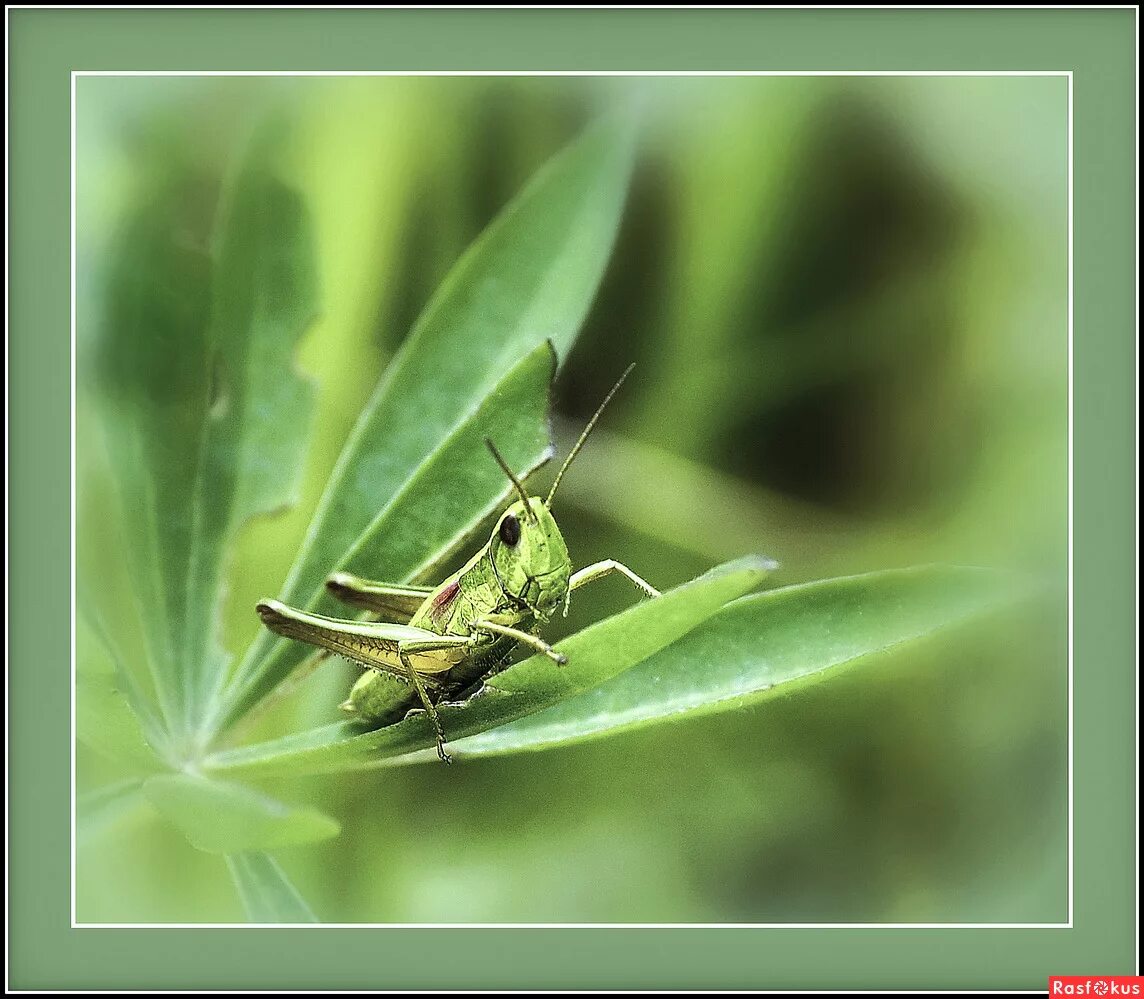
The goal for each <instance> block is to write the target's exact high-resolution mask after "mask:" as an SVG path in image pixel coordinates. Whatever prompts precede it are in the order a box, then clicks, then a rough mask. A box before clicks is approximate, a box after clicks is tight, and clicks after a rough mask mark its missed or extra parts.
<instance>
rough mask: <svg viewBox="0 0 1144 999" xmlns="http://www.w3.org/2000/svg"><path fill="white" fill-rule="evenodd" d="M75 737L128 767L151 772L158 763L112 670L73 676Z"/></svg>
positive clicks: (157, 766) (156, 768)
mask: <svg viewBox="0 0 1144 999" xmlns="http://www.w3.org/2000/svg"><path fill="white" fill-rule="evenodd" d="M76 737H77V738H78V739H79V740H80V741H81V742H82V743H84V745H86V746H88V747H89V748H91V749H94V750H95V751H96V752H97V753H99V754H100V755H101V756H104V757H106V758H107V759H109V760H114V761H116V762H118V763H125V764H127V765H128V766H130V767H131V768H132V769H135V770H140V771H143V772H153V771H155V770H158V769H161V767H162V763H161V762H160V760H159V758H158V757H157V756H156V755H155V752H154V750H153V749H152V748H151V746H150V745H149V744H148V743H147V740H146V739H145V738H144V736H143V731H142V728H141V727H140V724H139V719H138V718H137V717H136V715H135V712H134V711H133V710H132V709H131V705H130V704H129V703H128V701H127V698H126V697H125V696H124V695H123V693H122V692H121V691H120V689H119V686H118V681H117V679H116V678H115V676H114V675H113V674H106V673H90V674H83V675H80V676H78V677H77V678H76Z"/></svg>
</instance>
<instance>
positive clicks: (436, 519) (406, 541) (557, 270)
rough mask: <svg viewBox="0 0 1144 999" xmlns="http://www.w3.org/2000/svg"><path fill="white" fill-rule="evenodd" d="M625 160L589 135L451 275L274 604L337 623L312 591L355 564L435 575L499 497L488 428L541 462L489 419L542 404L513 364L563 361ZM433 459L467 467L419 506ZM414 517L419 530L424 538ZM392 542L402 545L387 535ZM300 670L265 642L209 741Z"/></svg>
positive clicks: (617, 209)
mask: <svg viewBox="0 0 1144 999" xmlns="http://www.w3.org/2000/svg"><path fill="white" fill-rule="evenodd" d="M631 154H632V132H631V126H630V123H629V122H628V121H627V120H626V119H622V118H618V117H617V118H614V119H608V120H606V121H603V122H601V123H599V124H598V125H597V126H595V127H594V128H592V129H590V130H589V131H587V132H586V133H585V134H584V135H583V136H582V137H581V138H580V139H579V140H578V141H576V142H575V143H573V144H572V145H571V146H569V147H568V148H567V149H565V150H564V151H563V152H562V153H560V154H559V155H558V156H556V157H555V158H554V159H553V160H552V161H550V162H549V163H548V164H547V165H546V166H545V167H544V168H543V169H542V170H541V171H540V172H539V173H538V174H537V175H536V177H535V178H534V179H533V180H532V181H531V183H529V184H528V186H527V187H526V188H525V189H524V190H523V191H522V192H521V193H520V194H519V195H518V196H517V197H516V198H515V199H514V200H513V201H512V202H511V203H510V204H509V205H508V206H507V207H506V208H505V209H504V211H503V212H502V213H501V214H500V215H499V216H498V217H497V218H496V219H495V220H494V221H493V222H492V224H491V225H490V226H489V227H488V228H487V229H486V230H485V232H484V233H483V234H482V235H481V237H480V238H479V239H478V240H477V241H476V242H475V243H474V244H473V245H472V246H471V247H470V248H469V250H468V251H467V252H466V253H465V254H464V255H463V256H462V258H461V259H460V261H458V263H457V264H456V266H455V267H454V268H453V270H452V271H451V272H450V274H449V275H448V277H447V278H446V280H445V281H444V283H443V284H442V285H441V287H440V288H439V289H438V291H437V293H436V295H434V297H433V298H432V300H431V301H430V302H429V304H428V305H427V306H426V308H425V311H424V312H423V313H422V315H421V317H420V318H419V320H418V321H417V323H416V324H415V326H414V328H413V330H412V332H411V333H410V334H409V337H408V339H407V340H406V342H405V344H404V345H403V347H402V349H401V351H400V352H399V354H398V356H397V357H396V358H395V359H394V361H393V363H392V364H391V365H390V366H389V368H388V370H387V371H386V373H385V375H384V377H383V378H382V380H381V382H380V384H379V385H378V387H377V389H376V391H375V392H374V395H373V398H372V399H371V400H370V402H369V404H368V405H367V407H366V409H365V410H364V411H363V413H362V415H361V417H360V419H359V420H358V423H357V425H356V426H355V428H354V431H353V433H352V434H351V436H350V439H349V441H348V442H347V443H346V446H345V449H344V450H343V452H342V454H341V456H340V457H339V459H338V463H337V465H336V467H335V469H334V471H333V473H332V475H331V477H330V480H329V482H328V484H327V486H326V490H325V492H324V493H323V496H322V499H321V501H320V503H319V505H318V510H317V512H316V513H315V515H314V520H313V522H312V523H311V525H310V528H309V531H308V533H307V535H306V539H305V541H304V542H303V545H302V547H301V550H300V551H299V553H298V557H297V560H296V561H295V563H294V566H293V568H292V569H291V571H290V573H289V577H288V578H287V580H286V583H285V585H284V587H283V589H282V592H281V594H280V597H281V599H282V600H284V601H285V602H287V603H290V604H293V605H295V606H302V607H310V608H314V609H317V610H319V611H323V610H327V611H328V610H330V609H332V606H333V605H329V604H326V601H327V600H328V597H327V596H326V594H325V593H324V590H323V581H324V580H325V578H326V576H327V575H328V574H329V573H330V572H331V571H333V570H334V569H337V568H340V567H347V566H348V565H349V564H350V562H351V561H353V562H354V563H355V564H357V563H358V562H360V563H362V565H363V568H366V567H368V575H370V576H372V577H374V578H385V579H387V580H390V581H392V582H405V581H409V580H412V579H416V578H418V577H419V576H421V575H423V574H424V573H426V572H428V571H429V570H430V569H432V568H434V567H436V566H438V565H439V563H440V562H441V561H442V560H443V559H444V558H445V557H446V556H447V555H448V554H450V552H451V551H455V549H456V548H457V546H458V545H459V544H460V543H461V542H462V541H463V540H464V539H465V537H467V536H468V534H469V532H471V530H472V529H473V528H474V527H475V526H476V525H477V524H479V523H480V521H481V520H482V519H483V517H484V516H485V515H486V514H487V513H488V512H490V511H491V510H492V508H493V507H494V506H495V505H496V504H497V503H499V502H500V501H501V500H502V499H503V497H504V496H505V495H507V493H506V491H505V489H504V483H503V479H502V480H497V478H496V476H495V475H493V474H491V473H489V471H488V468H487V467H486V468H485V470H484V472H475V471H474V470H475V469H477V468H479V467H480V465H481V463H485V464H486V465H487V464H488V463H489V459H488V456H487V455H485V454H480V453H479V452H474V453H471V454H470V452H469V450H468V442H469V441H470V440H471V439H474V438H475V439H478V440H479V437H480V435H481V434H482V432H488V430H489V428H491V429H492V431H493V432H492V433H490V434H489V435H490V436H494V437H495V439H496V441H497V444H498V445H499V446H500V447H501V448H502V449H503V450H505V451H506V452H512V453H511V454H508V453H506V457H509V458H510V460H512V461H513V463H514V464H516V465H517V467H518V468H531V467H533V466H535V465H536V464H538V463H539V462H540V461H541V460H542V459H543V458H544V457H545V455H546V453H547V448H548V442H547V428H546V425H545V424H544V423H543V421H542V422H541V423H540V424H539V425H538V426H542V427H544V442H543V444H542V443H541V439H540V437H539V435H538V433H537V429H536V427H533V428H532V429H519V428H518V429H517V430H511V429H510V428H507V427H502V426H500V425H496V424H493V423H491V422H487V421H490V420H491V419H493V418H494V417H496V418H497V419H508V420H514V419H515V414H511V413H510V414H497V412H496V410H497V406H498V405H499V406H501V407H510V406H513V405H517V406H526V407H527V408H529V409H530V410H535V409H536V407H537V406H538V405H539V404H541V403H543V404H544V405H547V386H546V385H545V386H544V387H543V389H544V390H543V392H542V391H541V386H540V384H539V382H538V381H537V379H536V377H535V372H532V374H531V376H530V377H531V379H532V381H531V384H532V387H533V390H534V392H535V393H536V394H535V395H533V396H531V397H530V399H528V400H526V399H525V398H524V397H523V396H521V395H520V394H519V391H518V390H519V389H520V388H521V386H520V384H518V381H517V380H518V379H526V372H524V371H522V370H521V365H522V364H524V363H526V359H528V358H535V354H536V351H537V349H538V348H539V347H540V346H541V345H542V344H544V342H545V341H550V342H551V343H552V345H553V346H554V347H555V349H556V351H557V352H558V354H559V355H560V356H563V355H564V354H566V353H567V351H568V349H569V348H570V346H571V344H572V341H573V339H574V337H575V334H576V332H577V330H578V329H579V326H580V324H581V322H582V321H583V318H584V316H585V314H586V312H587V310H588V307H589V305H590V304H591V302H592V299H593V297H594V295H595V291H596V287H597V285H598V283H599V280H600V277H601V275H602V273H603V270H604V266H605V264H606V262H607V259H608V254H609V252H610V249H611V246H612V242H613V240H614V238H615V233H616V229H617V226H618V223H619V218H620V213H621V210H622V206H623V200H624V193H625V190H626V187H627V179H628V174H629V171H630V163H631ZM533 363H536V362H535V361H534V362H533ZM529 370H530V371H531V368H530V369H529ZM516 433H519V434H521V435H522V436H521V439H516V438H515V437H514V436H513V435H514V434H516ZM443 442H444V444H443ZM443 447H452V448H453V452H454V453H457V454H463V455H464V456H465V461H466V464H464V465H457V466H455V471H454V474H453V475H451V476H436V475H435V477H436V478H437V479H438V481H439V486H440V488H439V490H438V492H437V493H436V494H434V495H433V497H432V502H428V503H427V501H426V498H425V496H424V493H423V490H421V489H420V488H419V484H418V479H419V477H422V476H423V470H424V469H425V467H426V466H427V465H436V466H437V467H438V468H445V467H446V465H445V463H444V452H443ZM415 502H416V503H417V504H425V505H426V506H427V507H428V508H427V509H426V508H422V507H421V506H417V507H415V506H414V503H415ZM396 504H400V505H396ZM379 510H380V511H381V513H380V514H379ZM413 517H415V518H416V522H417V523H418V524H420V525H421V527H422V528H424V526H425V524H426V522H428V524H429V525H430V528H431V529H430V531H429V532H428V533H427V534H423V535H421V536H419V535H418V532H417V531H415V530H414V529H413V528H412V526H411V520H410V518H413ZM395 530H397V533H398V534H399V535H401V536H400V537H391V536H390V535H392V534H393V532H394V531H395ZM306 655H307V651H306V650H305V649H304V648H300V647H299V646H298V645H297V643H286V642H283V641H282V640H281V639H277V638H275V637H274V636H272V635H270V634H269V633H264V634H261V635H260V636H259V638H258V639H257V640H256V641H255V642H254V643H253V645H252V646H251V648H250V650H249V651H248V653H247V655H246V656H245V657H244V659H243V662H242V663H241V664H240V666H239V668H238V670H237V671H236V674H235V677H234V679H233V682H232V684H231V686H230V689H229V691H228V698H227V708H226V711H225V713H224V715H223V717H222V719H221V724H220V727H225V726H226V725H228V724H230V723H232V722H233V721H234V720H235V719H236V718H238V717H239V716H241V714H242V713H243V711H245V710H246V708H247V707H249V706H250V704H251V703H253V701H254V700H257V699H258V698H259V697H261V696H263V695H264V694H265V693H266V692H267V691H268V690H269V689H272V687H273V686H274V685H275V684H276V683H277V682H279V681H280V680H281V679H282V678H283V677H285V676H287V675H289V673H290V672H291V671H292V670H293V669H294V668H295V667H296V666H297V665H298V664H299V663H300V662H301V661H302V659H304V658H305V657H306Z"/></svg>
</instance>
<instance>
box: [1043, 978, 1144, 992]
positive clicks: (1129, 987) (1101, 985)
mask: <svg viewBox="0 0 1144 999" xmlns="http://www.w3.org/2000/svg"><path fill="white" fill-rule="evenodd" d="M1049 995H1051V996H1138V995H1144V977H1141V976H1140V975H1053V976H1052V977H1051V978H1050V979H1049Z"/></svg>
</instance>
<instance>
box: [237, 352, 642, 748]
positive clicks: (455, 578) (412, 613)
mask: <svg viewBox="0 0 1144 999" xmlns="http://www.w3.org/2000/svg"><path fill="white" fill-rule="evenodd" d="M632 367H634V365H631V366H629V367H628V369H627V371H625V372H624V373H623V375H622V376H621V377H620V380H619V381H618V382H616V384H615V385H614V386H613V387H612V390H611V391H610V392H609V393H608V394H607V396H606V397H605V398H604V401H603V402H602V403H601V404H600V407H599V409H597V410H596V412H595V414H594V415H593V417H592V419H591V420H589V421H588V425H587V426H586V427H585V428H584V431H583V433H581V434H580V437H579V439H578V440H577V441H576V444H575V445H574V446H573V448H572V450H571V451H570V452H569V454H568V457H567V458H566V459H565V460H564V464H563V465H562V466H561V468H560V471H559V472H558V473H557V475H556V479H555V481H554V482H553V483H552V488H551V489H550V490H549V492H548V496H547V498H546V499H544V500H543V501H542V500H540V499H539V498H537V497H530V496H529V495H528V493H527V492H526V491H525V488H524V485H523V483H522V482H521V481H520V480H519V479H518V478H517V477H516V476H515V475H514V474H513V471H512V469H511V468H510V467H509V466H508V463H507V462H506V461H505V460H504V458H503V457H501V454H500V452H499V451H498V450H497V448H496V445H495V444H493V442H492V441H491V440H489V439H488V438H486V439H485V443H486V444H487V445H488V448H489V450H490V451H491V452H492V455H493V457H494V458H495V459H496V461H497V464H499V465H500V467H501V469H502V470H503V471H504V473H505V475H507V476H508V478H509V481H510V482H511V483H512V488H513V489H514V490H515V491H516V495H517V496H518V497H519V498H518V499H517V500H516V501H515V502H514V503H512V504H511V505H510V506H509V507H508V509H507V510H505V511H504V513H503V514H501V517H500V519H499V521H498V522H497V525H496V527H495V528H494V530H493V532H492V534H491V536H490V537H489V540H488V541H487V542H486V543H485V546H484V547H483V548H482V549H481V550H480V551H479V552H477V553H476V555H474V556H473V557H472V558H471V559H469V561H468V562H466V563H465V565H464V566H462V567H461V568H460V569H458V570H457V571H456V572H454V573H453V574H452V575H451V576H449V577H448V578H447V579H446V580H445V581H444V582H443V583H441V584H440V585H439V586H437V587H421V586H403V585H395V584H391V583H379V582H373V581H370V580H366V579H360V578H358V577H357V576H352V575H349V574H348V573H343V572H338V573H334V575H332V576H331V577H330V578H329V579H328V580H327V582H326V586H327V588H328V589H329V590H330V592H331V593H332V594H333V595H334V596H336V597H337V598H338V599H340V600H342V601H343V602H344V603H346V604H349V605H351V606H353V607H357V608H360V609H362V610H366V611H369V612H371V613H372V614H374V615H376V616H377V617H378V618H380V620H376V621H361V620H342V619H339V618H333V617H325V616H323V615H320V614H311V613H308V612H306V611H301V610H296V609H294V608H293V607H288V606H286V605H285V604H283V603H280V602H279V601H277V600H262V601H260V602H259V603H258V606H257V610H258V614H259V616H260V617H261V618H262V623H263V624H265V625H266V627H267V628H269V629H270V630H271V631H273V632H275V633H277V634H279V635H283V636H285V637H286V638H293V639H297V640H299V641H302V642H307V643H309V644H310V645H315V646H317V647H318V648H320V649H323V650H325V651H326V652H332V653H335V654H337V655H340V656H343V657H344V658H346V659H349V660H350V661H351V662H353V663H356V664H357V665H359V666H363V667H365V669H366V672H365V673H363V674H362V675H361V677H360V678H359V679H358V681H357V683H356V684H354V687H353V690H352V691H351V692H350V696H349V699H348V700H347V701H346V702H345V703H344V704H342V705H341V707H342V709H343V710H344V711H346V712H347V713H349V714H350V715H352V716H353V717H354V718H356V719H358V720H360V721H363V722H369V723H371V724H376V725H384V724H389V723H391V722H395V721H399V720H400V719H401V718H404V717H405V716H406V714H408V713H409V711H410V710H415V709H416V707H417V703H418V701H419V702H420V704H421V706H422V707H423V708H424V710H425V711H426V712H427V713H428V715H429V718H430V719H431V720H432V722H433V726H434V729H435V730H436V734H437V755H438V756H440V757H441V759H442V760H443V761H444V762H445V763H450V762H452V757H450V756H449V754H448V753H447V752H445V741H446V740H445V731H444V729H443V728H442V725H441V718H440V716H439V715H438V713H437V707H436V706H437V704H438V703H439V702H440V701H441V700H443V699H444V698H446V697H452V696H456V695H458V694H461V693H463V692H464V691H466V690H468V689H470V688H472V687H474V686H475V685H476V684H477V682H478V681H481V680H483V679H485V678H486V677H488V676H490V675H492V674H493V673H495V672H496V671H497V669H498V668H500V667H501V666H502V665H503V664H504V662H505V661H506V659H507V658H508V657H509V656H510V655H511V654H512V652H513V650H514V649H515V648H516V647H517V645H518V644H521V645H526V646H528V647H530V648H532V649H534V650H536V651H537V652H542V653H543V654H544V655H546V656H548V658H550V659H552V660H553V661H554V662H556V663H557V664H559V665H563V664H564V663H566V662H567V661H568V660H567V658H566V657H565V656H563V655H561V654H560V653H559V652H557V651H556V650H555V649H553V648H552V646H551V645H549V644H548V643H547V642H545V641H544V640H543V639H542V638H540V637H538V636H537V635H536V633H535V631H536V629H537V628H539V626H540V625H542V624H544V623H545V622H546V621H548V620H549V618H551V616H552V614H553V613H554V611H555V610H556V608H557V607H559V606H561V605H563V607H564V613H565V614H567V613H568V604H569V600H570V598H571V594H572V591H573V590H576V589H579V588H580V587H581V586H583V585H585V584H586V583H591V582H592V581H594V580H597V579H600V578H602V577H603V576H606V575H608V574H610V573H614V572H615V573H620V574H622V575H624V576H626V577H627V578H628V579H630V580H631V581H632V582H633V583H634V584H635V585H636V586H638V587H639V588H640V589H641V590H643V592H644V593H646V594H647V595H648V596H651V597H658V596H659V591H658V590H657V589H655V587H653V586H652V585H651V584H649V583H647V582H646V581H645V580H643V579H641V578H640V577H639V576H637V575H636V574H635V573H634V572H632V570H631V569H629V568H628V567H627V566H626V565H623V564H621V563H620V562H617V561H615V560H614V559H606V560H604V561H603V562H596V563H595V564H593V565H589V566H586V567H585V568H583V569H580V570H578V571H576V572H573V571H572V563H571V560H570V558H569V557H568V548H567V546H566V545H565V544H564V536H563V535H562V534H561V533H560V528H559V527H557V526H556V521H555V520H554V519H553V516H552V499H553V497H554V496H555V495H556V489H557V487H558V486H559V485H560V480H561V479H562V478H563V477H564V473H565V472H567V471H568V466H569V465H571V464H572V460H573V459H574V458H575V457H576V455H577V454H579V453H580V449H581V448H582V447H583V446H584V442H585V441H586V440H587V439H588V435H589V434H590V433H591V432H592V429H593V428H594V427H595V426H596V422H597V421H598V420H599V419H600V414H601V413H603V411H604V407H605V406H607V405H608V403H609V402H610V401H611V399H612V396H614V395H615V394H616V392H617V391H618V390H619V388H620V386H621V385H622V384H623V383H624V379H625V378H627V376H628V374H629V373H630V372H631V370H632Z"/></svg>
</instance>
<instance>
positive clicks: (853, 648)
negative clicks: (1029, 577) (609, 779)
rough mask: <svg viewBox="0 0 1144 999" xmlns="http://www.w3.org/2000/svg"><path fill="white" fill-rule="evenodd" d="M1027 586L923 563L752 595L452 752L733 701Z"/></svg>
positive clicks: (871, 651) (926, 629)
mask: <svg viewBox="0 0 1144 999" xmlns="http://www.w3.org/2000/svg"><path fill="white" fill-rule="evenodd" d="M1019 592H1021V591H1020V590H1019V589H1017V588H1015V587H1014V584H1013V581H1012V580H1011V579H1010V578H1009V577H1008V576H1005V575H1002V574H1000V573H996V572H992V571H990V570H985V569H972V568H959V567H949V566H922V567H917V568H912V569H901V570H893V571H888V572H875V573H870V574H868V575H862V576H849V577H844V578H839V579H826V580H822V581H819V582H814V583H806V584H803V585H799V586H788V587H785V588H783V589H778V590H770V591H768V592H766V593H759V594H756V595H754V596H750V597H744V598H743V599H741V600H737V601H735V602H734V603H732V604H730V605H728V606H727V607H726V608H724V609H723V610H722V611H721V612H720V613H719V614H717V615H715V616H714V617H713V618H711V619H710V620H709V621H706V622H705V623H704V624H702V625H700V626H699V627H698V628H696V629H695V630H694V631H692V632H691V633H690V634H688V635H686V636H685V637H683V638H682V639H680V640H679V641H678V642H676V643H675V644H674V645H671V646H669V647H667V648H665V649H663V650H661V651H660V652H658V653H657V654H656V655H653V656H651V657H650V658H649V659H647V660H645V661H644V662H642V663H640V664H639V665H638V666H636V667H634V668H633V669H630V670H628V671H627V672H625V673H623V674H622V675H621V676H618V677H616V678H615V679H613V680H611V681H609V682H608V683H605V684H602V685H600V686H599V687H597V688H595V689H594V690H591V691H588V692H587V693H584V694H581V695H579V696H578V697H573V698H569V699H568V700H565V701H561V702H560V703H559V704H557V705H555V706H554V707H552V708H549V709H548V710H547V711H542V712H539V713H537V714H533V715H529V716H528V717H527V718H523V719H521V720H520V721H517V722H514V723H513V724H511V725H504V726H502V727H500V728H497V729H493V730H492V731H488V732H482V733H481V734H479V735H475V736H473V737H471V738H468V739H465V740H463V741H462V742H458V743H457V744H456V745H455V746H454V747H452V749H451V751H452V752H453V753H454V754H455V755H456V756H457V757H459V758H460V757H465V756H486V755H493V754H501V753H511V752H517V751H520V750H525V749H540V748H546V747H550V746H556V745H564V744H567V743H571V742H579V741H581V740H584V739H590V738H593V737H596V736H600V735H605V734H612V733H616V732H621V731H625V730H628V729H635V728H640V727H642V726H645V725H650V724H653V723H656V722H662V721H670V720H676V719H679V718H682V717H684V716H690V715H693V714H697V713H710V712H714V711H727V710H732V709H734V708H737V707H740V706H742V705H744V704H747V703H750V702H753V701H755V700H758V699H760V698H763V697H768V696H772V695H774V694H776V693H780V692H783V693H785V692H787V691H789V690H791V689H795V688H797V687H798V686H799V684H800V683H806V682H812V681H814V680H819V679H823V678H825V676H826V675H828V674H833V672H835V671H837V670H838V669H839V668H841V667H843V666H846V665H849V664H854V663H858V662H860V661H863V660H865V659H867V658H869V657H871V656H874V655H877V654H878V653H882V652H885V651H887V650H889V649H893V648H896V647H898V646H900V645H903V644H904V643H907V642H912V641H916V640H918V639H922V638H925V637H926V636H928V635H931V634H933V633H934V632H936V631H938V630H940V629H943V628H947V627H949V626H951V625H954V624H957V623H960V622H962V621H965V620H966V619H968V618H971V617H973V616H975V615H980V614H982V613H985V612H988V611H990V610H992V609H994V608H997V607H999V606H1004V605H1005V604H1006V603H1008V602H1009V601H1010V600H1011V599H1012V597H1013V596H1015V595H1016V594H1017V593H1019Z"/></svg>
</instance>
